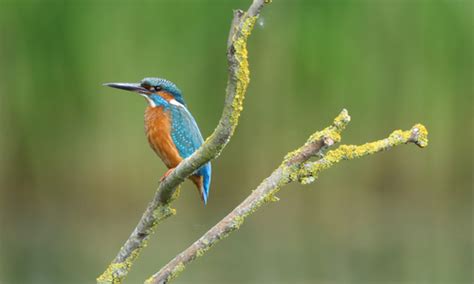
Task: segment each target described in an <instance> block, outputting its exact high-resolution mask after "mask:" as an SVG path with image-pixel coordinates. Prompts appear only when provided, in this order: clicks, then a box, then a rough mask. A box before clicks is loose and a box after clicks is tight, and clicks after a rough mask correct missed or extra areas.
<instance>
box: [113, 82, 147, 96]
mask: <svg viewBox="0 0 474 284" xmlns="http://www.w3.org/2000/svg"><path fill="white" fill-rule="evenodd" d="M104 86H108V87H112V88H116V89H120V90H125V91H131V92H136V93H139V94H150V91H149V90H147V89H146V88H143V87H142V86H141V85H140V84H136V83H105V84H104Z"/></svg>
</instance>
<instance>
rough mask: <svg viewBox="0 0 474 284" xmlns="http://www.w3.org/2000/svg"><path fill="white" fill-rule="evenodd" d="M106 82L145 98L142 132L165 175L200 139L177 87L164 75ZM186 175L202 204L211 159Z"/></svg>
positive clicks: (209, 181) (189, 152) (208, 177)
mask: <svg viewBox="0 0 474 284" xmlns="http://www.w3.org/2000/svg"><path fill="white" fill-rule="evenodd" d="M104 85H105V86H109V87H112V88H117V89H121V90H126V91H131V92H135V93H138V94H139V95H140V96H142V97H144V98H145V100H146V102H147V104H148V105H147V107H146V109H145V134H146V137H147V139H148V142H149V144H150V146H151V148H152V149H153V151H154V152H155V153H156V154H157V155H158V157H160V159H161V160H162V161H163V163H164V164H165V165H166V167H168V171H167V172H166V173H165V174H164V176H163V177H162V178H161V181H162V180H163V179H164V178H166V177H167V176H168V175H169V174H170V173H171V171H172V170H173V169H174V168H176V166H178V164H179V163H180V162H181V161H182V160H183V159H185V158H187V157H189V156H191V155H192V154H193V153H194V152H195V151H196V150H197V149H198V148H199V147H200V146H201V145H202V143H203V141H204V140H203V139H202V135H201V132H200V131H199V127H198V125H197V123H196V121H195V120H194V117H193V116H192V115H191V112H190V111H189V110H188V108H187V105H186V103H185V102H184V99H183V96H182V93H181V91H180V90H179V89H178V87H177V86H176V85H175V84H174V83H172V82H171V81H168V80H166V79H161V78H145V79H143V80H142V81H141V82H140V83H106V84H104ZM189 179H190V180H191V181H192V182H193V183H194V184H195V185H196V187H197V189H198V190H199V194H200V196H201V199H202V200H203V202H204V204H206V203H207V199H208V196H209V186H210V184H211V163H210V162H208V163H207V164H205V165H203V166H202V167H201V168H199V169H198V170H196V172H194V173H193V174H192V175H191V176H190V177H189Z"/></svg>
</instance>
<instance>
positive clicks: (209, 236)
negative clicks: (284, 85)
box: [146, 110, 428, 284]
mask: <svg viewBox="0 0 474 284" xmlns="http://www.w3.org/2000/svg"><path fill="white" fill-rule="evenodd" d="M349 121H350V117H349V115H348V114H347V111H346V110H343V111H342V112H341V114H339V116H338V117H337V118H336V119H335V120H334V123H333V125H332V126H330V127H328V128H326V129H324V130H322V131H319V132H316V133H315V134H313V135H312V136H311V137H310V138H309V139H308V141H307V142H306V143H305V145H303V146H302V147H301V148H299V149H297V150H296V151H293V152H292V153H290V154H288V155H287V156H286V157H285V159H284V160H283V162H282V164H281V165H280V166H279V167H278V168H277V169H276V170H275V171H274V172H273V173H272V174H271V175H270V176H269V177H268V178H266V179H265V180H264V181H263V182H262V183H261V184H260V185H259V186H258V187H257V189H255V190H254V191H253V192H252V193H251V194H250V195H249V196H248V197H247V198H246V199H245V200H244V201H243V202H242V203H241V204H240V205H239V206H237V207H236V208H235V209H234V210H233V211H232V212H231V213H229V214H228V215H227V216H226V217H224V218H223V219H222V220H221V221H220V222H218V223H217V224H216V225H215V226H214V227H212V228H211V229H210V230H209V231H207V232H206V233H205V234H204V235H203V236H202V237H201V238H199V239H198V240H197V241H196V242H194V243H193V244H192V245H191V246H190V247H188V248H187V249H186V250H184V251H183V252H182V253H180V254H178V255H177V256H176V257H175V258H174V259H172V260H171V261H170V262H169V263H168V264H167V265H165V266H164V267H163V268H161V270H160V271H159V272H157V273H156V274H154V275H153V276H151V277H150V278H149V279H148V280H147V281H146V283H147V284H158V283H160V284H161V283H168V282H169V281H170V280H172V279H174V278H175V277H177V276H178V275H179V273H180V272H181V271H183V270H184V269H185V267H186V265H187V264H189V263H190V262H191V261H193V260H194V259H196V258H197V257H199V256H202V255H203V254H204V253H206V252H207V251H208V250H209V249H210V248H211V247H212V246H213V245H215V244H216V243H217V242H218V241H219V240H221V239H223V238H225V237H227V236H228V235H229V234H230V233H232V232H233V231H235V230H238V229H239V227H240V225H242V223H243V222H244V220H245V219H246V218H247V217H248V216H250V215H251V214H252V213H254V212H255V211H256V210H257V209H258V208H260V207H261V206H262V205H264V204H267V203H269V202H271V201H276V200H278V198H276V197H275V194H276V193H277V192H278V191H279V190H280V188H281V187H282V186H284V185H286V184H288V183H290V182H292V181H299V182H302V183H310V182H312V181H314V179H316V178H317V176H318V174H319V173H320V172H321V171H322V170H324V169H328V168H330V167H331V166H333V165H334V164H336V163H338V162H340V161H342V160H351V159H354V158H360V157H363V156H366V155H370V154H374V153H377V152H380V151H384V150H388V149H390V148H392V147H394V146H397V145H400V144H405V143H415V144H417V145H418V146H420V147H426V146H427V145H428V138H427V135H428V133H427V131H426V129H425V127H424V126H423V125H421V124H417V125H415V126H414V127H413V128H412V129H411V130H408V131H401V130H397V131H394V132H393V133H392V134H391V135H390V136H389V137H388V138H386V139H383V140H379V141H376V142H372V143H367V144H364V145H360V146H355V145H342V146H340V147H339V148H337V149H336V150H332V151H329V152H327V153H326V154H325V155H324V157H323V158H321V159H320V160H318V161H316V162H308V163H305V162H306V161H307V160H308V159H310V158H311V157H313V156H316V155H318V154H320V152H321V150H323V148H326V147H329V146H332V145H333V144H334V143H337V142H339V141H340V133H341V132H342V130H343V129H344V128H345V127H346V125H347V124H348V123H349Z"/></svg>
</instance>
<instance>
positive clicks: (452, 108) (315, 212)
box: [0, 0, 474, 284]
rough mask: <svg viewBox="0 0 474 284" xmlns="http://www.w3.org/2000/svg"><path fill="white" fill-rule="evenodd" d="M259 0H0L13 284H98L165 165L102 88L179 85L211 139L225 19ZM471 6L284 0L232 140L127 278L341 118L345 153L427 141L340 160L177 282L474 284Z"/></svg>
mask: <svg viewBox="0 0 474 284" xmlns="http://www.w3.org/2000/svg"><path fill="white" fill-rule="evenodd" d="M249 2H250V0H246V1H243V0H242V1H240V0H239V1H231V0H227V1H218V0H213V1H212V0H202V1H198V0H194V1H191V0H188V1H184V0H183V1H171V0H168V1H164V0H163V1H158V0H156V1H132V0H118V1H109V0H102V1H91V0H76V1H74V0H69V1H59V0H57V1H55V0H44V1H38V0H15V1H13V0H0V64H1V67H0V225H1V226H0V228H1V233H0V283H2V284H9V283H93V282H94V279H95V277H96V276H97V275H98V274H99V273H100V272H101V271H102V269H104V268H105V266H106V263H108V261H110V260H111V259H112V258H113V257H114V256H115V253H116V251H117V249H118V248H119V247H120V245H121V244H122V243H123V241H124V240H125V239H126V238H127V236H128V234H129V233H130V230H131V229H132V227H133V226H134V225H135V224H136V222H137V220H138V218H139V217H140V216H141V213H142V210H143V209H144V207H145V205H146V204H147V201H148V200H149V199H150V198H151V196H152V194H153V191H154V189H155V188H156V186H157V183H158V179H159V177H160V176H161V175H162V174H163V173H164V172H165V167H164V166H163V165H162V163H161V162H160V161H159V159H158V158H157V157H156V156H155V155H154V154H153V153H152V151H151V150H150V149H149V147H148V145H147V142H146V139H145V137H144V135H143V125H142V123H143V121H142V120H143V116H142V112H143V108H144V105H145V103H144V101H143V99H141V98H139V97H138V96H133V95H132V94H127V93H125V92H120V91H117V90H112V89H107V88H105V87H102V86H101V84H102V83H104V82H110V81H118V82H121V81H122V82H136V81H138V80H140V79H142V78H143V77H146V76H157V77H164V78H168V79H170V80H172V81H174V82H175V83H177V84H178V86H180V88H181V89H182V90H183V91H184V96H185V99H186V100H187V103H188V105H189V106H190V109H191V111H192V112H193V114H194V116H195V117H196V120H197V121H198V123H199V125H200V127H201V130H202V132H203V134H204V135H208V134H210V133H211V131H212V130H213V127H214V126H215V124H216V122H217V120H218V119H219V117H220V111H221V107H222V103H223V97H224V89H225V83H226V77H227V74H226V61H225V46H226V39H227V34H228V27H229V23H230V20H231V15H232V13H231V11H232V9H235V8H247V7H248V5H249ZM473 19H474V5H473V2H472V1H468V0H465V1H463V0H459V1H456V0H452V1H448V0H446V1H441V0H439V1H437V0H425V1H422V0H415V1H403V0H401V1H397V0H385V1H369V0H340V1H319V0H307V1H301V0H275V1H273V3H272V4H271V5H270V6H268V7H266V8H265V11H264V14H263V20H261V21H260V22H259V26H258V27H257V28H256V30H255V32H254V34H253V35H252V37H251V39H250V47H249V48H250V63H251V71H252V74H251V76H252V82H251V86H250V89H249V92H248V95H247V99H246V102H245V104H246V107H245V110H244V113H243V116H242V120H241V123H240V125H239V128H238V130H237V132H236V135H235V137H234V139H233V140H232V141H231V143H230V144H229V146H228V147H227V148H226V150H225V152H224V153H223V155H222V156H221V157H220V158H219V159H218V160H217V161H215V162H214V163H213V174H214V176H213V184H212V188H211V196H210V202H209V204H208V206H206V207H204V206H203V205H202V203H201V202H200V200H199V196H198V194H197V193H196V191H195V189H194V188H193V185H192V184H191V183H189V182H187V183H186V184H185V185H184V188H183V190H182V194H181V197H180V199H179V200H178V201H177V202H176V203H175V207H176V208H177V210H178V215H177V216H176V217H174V218H172V219H170V220H168V221H167V222H166V223H164V224H163V226H162V227H161V228H160V229H159V231H158V232H157V236H156V237H153V240H152V241H151V242H150V245H149V247H148V248H147V250H146V251H145V252H144V254H143V255H142V257H141V258H140V260H139V261H138V263H137V264H136V267H135V269H134V270H133V272H132V273H131V275H130V276H129V278H128V283H138V282H141V281H142V280H143V279H144V278H145V277H146V276H149V275H150V274H151V273H152V272H154V271H155V270H157V269H158V268H159V267H161V265H163V264H165V263H166V262H167V261H168V260H169V259H170V258H171V257H172V256H174V255H175V254H176V253H178V252H179V251H180V250H181V249H183V248H185V247H186V246H188V245H189V244H190V243H191V242H192V241H194V240H195V239H196V238H197V237H198V236H200V235H201V234H202V233H204V232H205V231H206V230H207V229H208V228H209V227H210V226H211V225H213V224H214V223H215V222H216V221H218V220H219V219H220V218H222V217H223V216H224V215H225V214H226V213H228V212H229V211H230V210H231V209H232V208H233V207H234V206H235V205H236V204H238V203H239V202H240V201H241V200H242V199H243V198H244V197H245V196H246V195H247V194H248V193H249V192H250V190H251V189H253V188H254V187H255V186H256V185H257V184H258V183H259V181H260V180H262V178H264V177H266V176H267V175H268V174H269V173H270V172H271V171H272V169H273V168H275V167H276V166H277V165H278V164H279V162H280V161H281V159H282V157H283V156H284V155H285V153H287V152H288V151H290V150H292V149H294V148H296V147H297V146H299V145H301V144H302V143H303V142H304V141H305V139H306V138H307V137H308V135H309V134H311V133H312V132H314V131H315V130H317V129H320V128H322V127H324V126H326V125H327V124H328V123H329V122H330V121H331V119H332V118H333V117H334V116H335V115H336V114H337V113H338V112H339V111H340V110H341V109H342V108H343V107H345V108H347V109H348V110H349V112H350V113H351V115H352V118H353V120H352V123H351V125H350V126H349V128H348V129H347V130H346V133H345V136H344V137H343V141H344V142H345V143H363V142H365V141H369V140H374V139H377V138H380V137H384V136H385V135H386V134H388V133H390V132H391V131H392V130H393V129H396V128H404V129H408V128H410V127H411V126H412V125H413V124H415V123H416V122H422V123H425V124H426V125H427V127H428V129H429V130H430V146H429V147H428V148H427V149H426V150H420V149H418V148H417V147H414V146H406V147H401V148H398V149H394V150H393V151H390V152H387V153H383V154H379V155H376V156H373V157H370V158H366V159H361V160H358V161H351V162H348V163H343V164H341V165H338V166H337V167H335V168H333V169H331V170H330V171H328V172H325V173H324V174H323V175H322V176H321V178H320V180H319V181H318V182H316V183H315V184H313V185H311V186H306V187H303V186H300V185H293V186H289V187H288V188H285V189H284V190H283V191H282V192H281V194H280V198H281V201H280V202H279V203H276V204H273V205H271V206H269V207H267V208H265V209H264V210H261V212H259V213H258V214H256V215H255V216H253V217H252V218H251V219H250V220H249V221H248V222H247V223H246V224H245V225H244V226H243V227H242V229H241V230H240V231H239V232H238V233H236V234H235V235H233V236H232V237H230V238H228V239H227V240H226V241H225V242H222V243H221V244H219V245H218V246H217V247H215V249H213V250H212V251H211V253H210V254H208V255H206V257H204V258H202V259H200V260H199V261H198V262H196V263H195V264H193V265H191V266H190V267H189V268H188V269H187V271H186V272H185V273H184V274H183V275H182V277H181V278H180V279H178V281H176V283H316V282H317V283H361V284H362V283H472V282H473V275H472V267H474V264H473V250H472V248H473V214H472V205H473V192H472V185H473V179H472V174H473V155H472V145H473V117H472V111H473V92H474V86H473V78H474V76H473V75H474V74H473V73H474V72H473V66H474V56H473V53H474V52H473V51H474V37H473V35H474V24H473Z"/></svg>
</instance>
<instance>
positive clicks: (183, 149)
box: [170, 105, 211, 203]
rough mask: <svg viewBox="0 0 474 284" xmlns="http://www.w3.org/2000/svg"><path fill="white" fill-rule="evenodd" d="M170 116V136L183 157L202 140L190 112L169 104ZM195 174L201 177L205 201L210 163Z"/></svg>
mask: <svg viewBox="0 0 474 284" xmlns="http://www.w3.org/2000/svg"><path fill="white" fill-rule="evenodd" d="M170 110H171V116H172V126H171V138H172V139H173V142H174V144H175V145H176V148H177V150H178V152H179V155H180V156H181V157H182V158H183V159H184V158H187V157H189V156H191V155H192V154H193V153H194V152H195V151H196V150H197V149H198V148H199V147H200V146H201V145H202V143H203V142H204V140H203V139H202V135H201V132H200V131H199V127H198V126H197V124H196V121H195V120H194V118H193V116H192V115H191V113H190V112H189V111H188V110H187V109H186V107H185V106H184V105H183V106H175V105H171V106H170ZM195 174H196V175H199V176H202V177H203V188H202V197H203V200H204V203H207V198H208V196H209V186H210V184H211V163H207V164H205V165H203V166H202V167H201V168H199V169H198V170H197V171H196V173H195Z"/></svg>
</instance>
